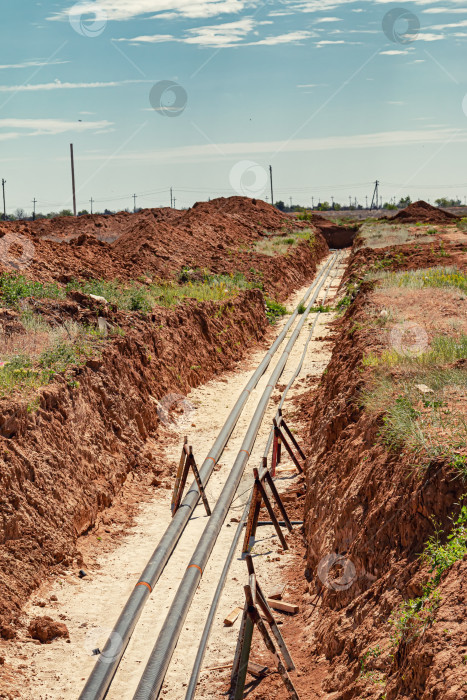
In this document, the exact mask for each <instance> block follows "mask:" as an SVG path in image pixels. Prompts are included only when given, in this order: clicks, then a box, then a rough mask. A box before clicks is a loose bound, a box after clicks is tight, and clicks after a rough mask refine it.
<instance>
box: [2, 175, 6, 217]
mask: <svg viewBox="0 0 467 700" xmlns="http://www.w3.org/2000/svg"><path fill="white" fill-rule="evenodd" d="M5 185H6V180H4V179H3V178H2V190H3V221H6V204H5Z"/></svg>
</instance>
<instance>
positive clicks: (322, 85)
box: [297, 83, 326, 88]
mask: <svg viewBox="0 0 467 700" xmlns="http://www.w3.org/2000/svg"><path fill="white" fill-rule="evenodd" d="M297 87H298V88H315V87H326V84H325V83H309V84H308V85H297Z"/></svg>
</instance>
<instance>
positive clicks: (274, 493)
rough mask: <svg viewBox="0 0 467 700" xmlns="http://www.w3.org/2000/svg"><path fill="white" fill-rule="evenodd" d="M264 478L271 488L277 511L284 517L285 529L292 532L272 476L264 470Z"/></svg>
mask: <svg viewBox="0 0 467 700" xmlns="http://www.w3.org/2000/svg"><path fill="white" fill-rule="evenodd" d="M265 478H266V481H267V484H268V486H269V488H270V490H271V493H272V495H273V498H274V500H275V501H276V503H277V507H278V508H279V511H280V513H281V515H282V517H283V518H284V522H285V524H286V527H287V530H288V531H289V532H292V523H291V522H290V520H289V516H288V515H287V513H286V510H285V508H284V505H283V503H282V501H281V497H280V495H279V492H278V491H277V489H276V485H275V483H274V481H273V480H272V476H271V475H270V473H269V472H266V477H265Z"/></svg>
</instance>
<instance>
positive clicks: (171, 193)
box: [170, 188, 175, 209]
mask: <svg viewBox="0 0 467 700" xmlns="http://www.w3.org/2000/svg"><path fill="white" fill-rule="evenodd" d="M170 208H171V209H174V208H175V207H174V203H173V190H172V188H170Z"/></svg>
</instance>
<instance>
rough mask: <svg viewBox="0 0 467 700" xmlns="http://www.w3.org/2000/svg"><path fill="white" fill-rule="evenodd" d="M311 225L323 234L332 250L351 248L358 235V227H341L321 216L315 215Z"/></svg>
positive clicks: (312, 217)
mask: <svg viewBox="0 0 467 700" xmlns="http://www.w3.org/2000/svg"><path fill="white" fill-rule="evenodd" d="M311 223H312V224H313V227H314V228H316V229H317V230H318V231H319V232H320V233H321V234H322V236H323V238H324V240H325V241H326V243H327V244H328V246H329V247H330V248H350V246H351V245H352V243H353V241H354V239H355V236H356V235H357V233H358V225H355V226H339V225H337V224H334V223H333V222H332V221H331V220H329V219H326V218H325V217H324V216H321V215H320V214H313V215H312V216H311Z"/></svg>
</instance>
